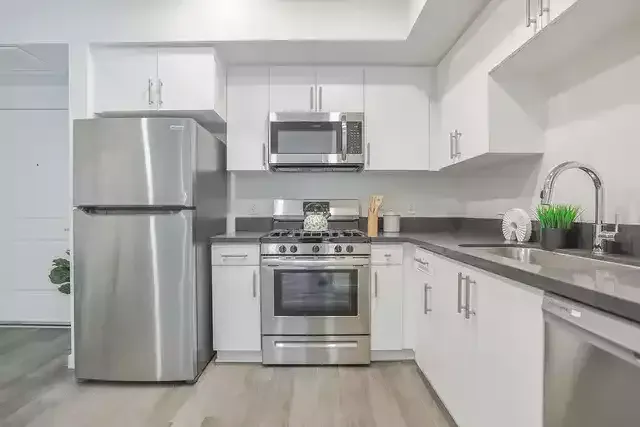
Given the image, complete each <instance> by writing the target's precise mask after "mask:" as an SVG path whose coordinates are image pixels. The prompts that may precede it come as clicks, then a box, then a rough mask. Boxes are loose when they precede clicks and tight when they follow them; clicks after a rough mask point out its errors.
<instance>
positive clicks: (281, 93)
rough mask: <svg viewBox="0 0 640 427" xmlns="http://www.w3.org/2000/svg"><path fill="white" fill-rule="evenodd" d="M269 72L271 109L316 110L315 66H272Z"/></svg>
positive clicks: (279, 110)
mask: <svg viewBox="0 0 640 427" xmlns="http://www.w3.org/2000/svg"><path fill="white" fill-rule="evenodd" d="M269 74H270V76H269V78H270V81H269V85H270V89H269V93H270V97H269V98H270V99H269V105H270V110H271V111H276V112H283V111H315V110H316V71H315V69H314V68H313V67H295V66H282V67H271V70H270V73H269Z"/></svg>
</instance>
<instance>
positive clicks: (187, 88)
mask: <svg viewBox="0 0 640 427" xmlns="http://www.w3.org/2000/svg"><path fill="white" fill-rule="evenodd" d="M217 90H218V88H217V87H216V59H215V55H214V50H213V48H212V47H188V48H184V47H180V48H162V49H160V50H159V51H158V87H157V93H158V105H159V108H160V109H161V110H183V111H188V110H215V109H216V108H215V107H216V103H215V99H216V91H217Z"/></svg>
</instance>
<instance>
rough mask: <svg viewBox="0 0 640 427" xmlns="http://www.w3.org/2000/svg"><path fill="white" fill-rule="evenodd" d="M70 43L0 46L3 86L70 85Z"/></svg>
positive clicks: (0, 73)
mask: <svg viewBox="0 0 640 427" xmlns="http://www.w3.org/2000/svg"><path fill="white" fill-rule="evenodd" d="M68 70H69V54H68V49H67V45H66V44H57V43H56V44H53V43H51V44H45V43H41V44H22V45H0V85H16V86H32V85H66V84H67V82H68V75H69V71H68Z"/></svg>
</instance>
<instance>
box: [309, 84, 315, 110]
mask: <svg viewBox="0 0 640 427" xmlns="http://www.w3.org/2000/svg"><path fill="white" fill-rule="evenodd" d="M309 109H310V110H311V111H313V110H315V107H314V105H313V86H311V87H310V88H309Z"/></svg>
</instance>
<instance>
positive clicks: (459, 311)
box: [458, 273, 462, 314]
mask: <svg viewBox="0 0 640 427" xmlns="http://www.w3.org/2000/svg"><path fill="white" fill-rule="evenodd" d="M460 313H462V273H458V314H460Z"/></svg>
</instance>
